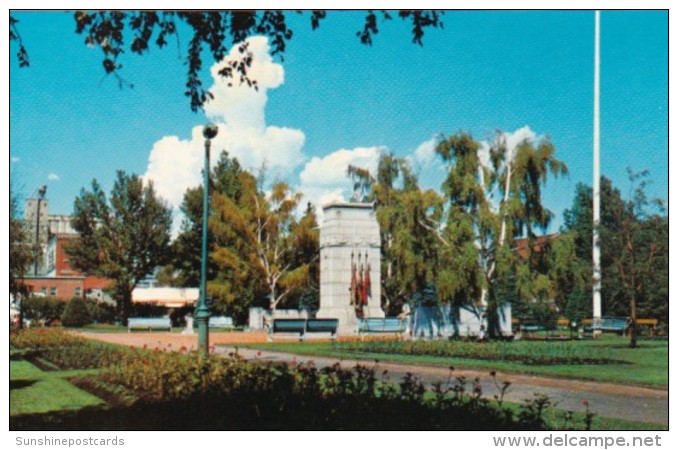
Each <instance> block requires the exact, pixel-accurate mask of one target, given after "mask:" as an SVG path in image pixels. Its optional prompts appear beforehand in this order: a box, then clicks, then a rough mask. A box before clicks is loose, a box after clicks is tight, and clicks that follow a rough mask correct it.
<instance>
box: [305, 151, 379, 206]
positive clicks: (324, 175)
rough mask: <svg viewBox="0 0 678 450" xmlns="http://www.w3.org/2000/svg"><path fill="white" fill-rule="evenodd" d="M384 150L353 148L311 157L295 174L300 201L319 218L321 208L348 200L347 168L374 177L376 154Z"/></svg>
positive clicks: (349, 181)
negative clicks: (367, 173) (313, 210)
mask: <svg viewBox="0 0 678 450" xmlns="http://www.w3.org/2000/svg"><path fill="white" fill-rule="evenodd" d="M385 150H386V147H357V148H354V149H351V150H347V149H340V150H336V151H334V152H332V153H330V154H329V155H326V156H323V157H317V156H314V157H313V158H311V160H310V161H308V162H307V163H306V165H305V166H304V169H303V170H302V171H301V173H300V174H299V179H300V181H301V184H300V186H299V190H300V191H301V192H302V193H303V194H304V201H310V202H311V203H313V204H314V205H315V206H316V210H317V212H318V214H319V215H321V214H322V206H324V205H327V204H329V203H332V202H337V201H346V200H348V198H349V197H350V196H351V195H352V193H353V192H352V183H351V180H350V178H349V177H348V175H347V174H346V172H347V169H348V166H349V165H353V166H358V167H362V168H364V169H368V170H369V171H370V173H372V174H375V173H376V171H377V165H378V163H379V154H380V153H381V152H383V151H385Z"/></svg>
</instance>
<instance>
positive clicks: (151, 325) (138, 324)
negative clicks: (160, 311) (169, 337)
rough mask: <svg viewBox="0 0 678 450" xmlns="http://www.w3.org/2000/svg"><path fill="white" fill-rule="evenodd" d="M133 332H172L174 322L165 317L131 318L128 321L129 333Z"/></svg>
mask: <svg viewBox="0 0 678 450" xmlns="http://www.w3.org/2000/svg"><path fill="white" fill-rule="evenodd" d="M132 330H148V331H151V330H169V331H172V320H171V319H170V318H169V316H165V317H130V318H129V319H127V332H128V333H131V332H132Z"/></svg>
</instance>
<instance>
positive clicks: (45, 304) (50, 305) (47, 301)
mask: <svg viewBox="0 0 678 450" xmlns="http://www.w3.org/2000/svg"><path fill="white" fill-rule="evenodd" d="M66 304H67V303H66V302H65V301H63V300H59V299H58V298H54V297H37V296H31V297H27V298H25V299H23V300H22V301H21V309H22V314H23V315H24V318H26V319H31V320H34V321H38V322H43V321H44V323H45V324H46V325H49V324H50V323H52V322H54V321H55V320H59V319H61V315H62V314H63V312H64V309H65V308H66Z"/></svg>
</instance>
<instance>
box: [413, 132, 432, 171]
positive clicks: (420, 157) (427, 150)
mask: <svg viewBox="0 0 678 450" xmlns="http://www.w3.org/2000/svg"><path fill="white" fill-rule="evenodd" d="M436 143H437V139H436V138H435V137H432V138H431V139H429V140H427V141H424V142H422V143H421V144H419V146H418V147H417V148H416V149H415V150H414V153H412V154H411V155H410V156H409V157H408V158H409V159H410V161H412V163H413V164H414V166H415V167H418V168H421V169H426V168H429V167H431V166H432V165H433V163H434V162H435V159H436Z"/></svg>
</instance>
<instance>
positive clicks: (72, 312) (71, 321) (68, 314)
mask: <svg viewBox="0 0 678 450" xmlns="http://www.w3.org/2000/svg"><path fill="white" fill-rule="evenodd" d="M61 323H62V324H63V326H65V327H82V326H85V325H88V324H90V323H92V316H91V315H90V312H89V309H88V307H87V301H86V300H85V299H83V298H80V297H74V298H73V299H72V300H71V301H70V302H68V305H66V308H65V309H64V313H63V314H62V315H61Z"/></svg>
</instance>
